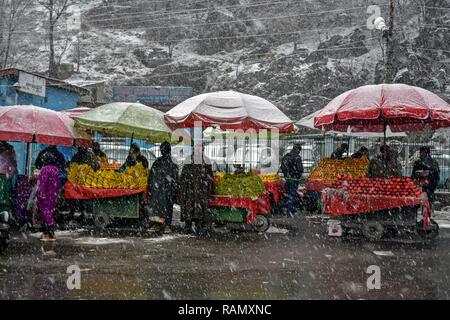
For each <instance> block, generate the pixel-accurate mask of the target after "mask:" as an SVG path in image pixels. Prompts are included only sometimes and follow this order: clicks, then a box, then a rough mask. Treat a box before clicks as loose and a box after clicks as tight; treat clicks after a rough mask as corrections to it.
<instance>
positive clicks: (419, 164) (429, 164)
mask: <svg viewBox="0 0 450 320" xmlns="http://www.w3.org/2000/svg"><path fill="white" fill-rule="evenodd" d="M419 170H428V171H429V175H428V185H427V186H426V187H425V188H424V189H425V192H429V191H431V192H434V190H436V188H437V186H438V184H439V180H440V177H439V176H440V169H439V163H438V162H437V161H436V160H434V159H432V158H431V157H427V158H426V159H425V160H421V159H419V160H416V161H415V162H414V165H413V170H412V176H411V177H412V178H413V179H416V178H417V173H416V172H417V171H419Z"/></svg>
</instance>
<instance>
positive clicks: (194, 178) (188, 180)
mask: <svg viewBox="0 0 450 320" xmlns="http://www.w3.org/2000/svg"><path fill="white" fill-rule="evenodd" d="M179 187H180V190H179V191H180V192H179V196H180V204H181V221H184V222H185V232H187V233H190V232H192V223H193V222H194V223H195V227H196V228H197V229H198V231H201V232H207V231H208V230H209V229H210V227H211V223H212V217H211V213H210V211H209V200H210V197H211V195H212V194H213V193H214V175H213V171H212V165H211V163H210V161H209V159H207V158H206V157H205V156H204V152H203V146H202V145H197V147H196V152H195V153H194V154H193V155H192V156H190V157H188V159H187V161H186V162H185V164H184V166H183V170H182V171H181V176H180V180H179Z"/></svg>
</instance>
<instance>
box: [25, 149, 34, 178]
mask: <svg viewBox="0 0 450 320" xmlns="http://www.w3.org/2000/svg"><path fill="white" fill-rule="evenodd" d="M32 153H33V150H32V145H31V143H30V142H27V151H26V157H25V174H26V175H28V177H31V159H32Z"/></svg>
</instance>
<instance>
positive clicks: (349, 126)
mask: <svg viewBox="0 0 450 320" xmlns="http://www.w3.org/2000/svg"><path fill="white" fill-rule="evenodd" d="M314 126H315V127H316V128H319V129H322V130H326V131H330V130H332V131H340V132H384V131H385V130H386V128H387V126H389V127H390V129H391V131H392V132H407V131H422V130H424V129H426V128H427V127H428V126H429V128H431V129H438V128H443V127H449V126H450V105H449V104H448V103H447V102H445V101H444V100H443V99H441V98H440V97H438V96H437V95H435V94H434V93H432V92H430V91H427V90H425V89H422V88H418V87H414V86H409V85H405V84H379V85H368V86H362V87H359V88H356V89H353V90H349V91H347V92H344V93H343V94H341V95H339V96H337V97H336V98H334V99H333V100H331V101H330V102H329V103H328V105H327V106H326V107H325V108H323V109H322V110H321V111H320V112H318V114H317V115H316V116H315V117H314Z"/></svg>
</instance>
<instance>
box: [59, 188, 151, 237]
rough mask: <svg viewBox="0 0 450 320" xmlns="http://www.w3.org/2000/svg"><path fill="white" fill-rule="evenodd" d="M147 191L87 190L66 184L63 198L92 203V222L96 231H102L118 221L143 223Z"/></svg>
mask: <svg viewBox="0 0 450 320" xmlns="http://www.w3.org/2000/svg"><path fill="white" fill-rule="evenodd" d="M146 193H147V189H103V188H89V187H86V186H83V185H78V184H74V183H71V182H67V183H66V184H65V185H64V197H65V198H66V199H73V200H92V201H93V212H92V215H93V220H94V226H95V227H96V229H99V230H103V229H105V228H106V227H108V226H110V225H112V224H114V223H116V222H118V219H133V220H136V221H143V219H144V212H143V210H144V209H143V208H144V201H145V199H146V198H147V197H146V196H145V195H146Z"/></svg>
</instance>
